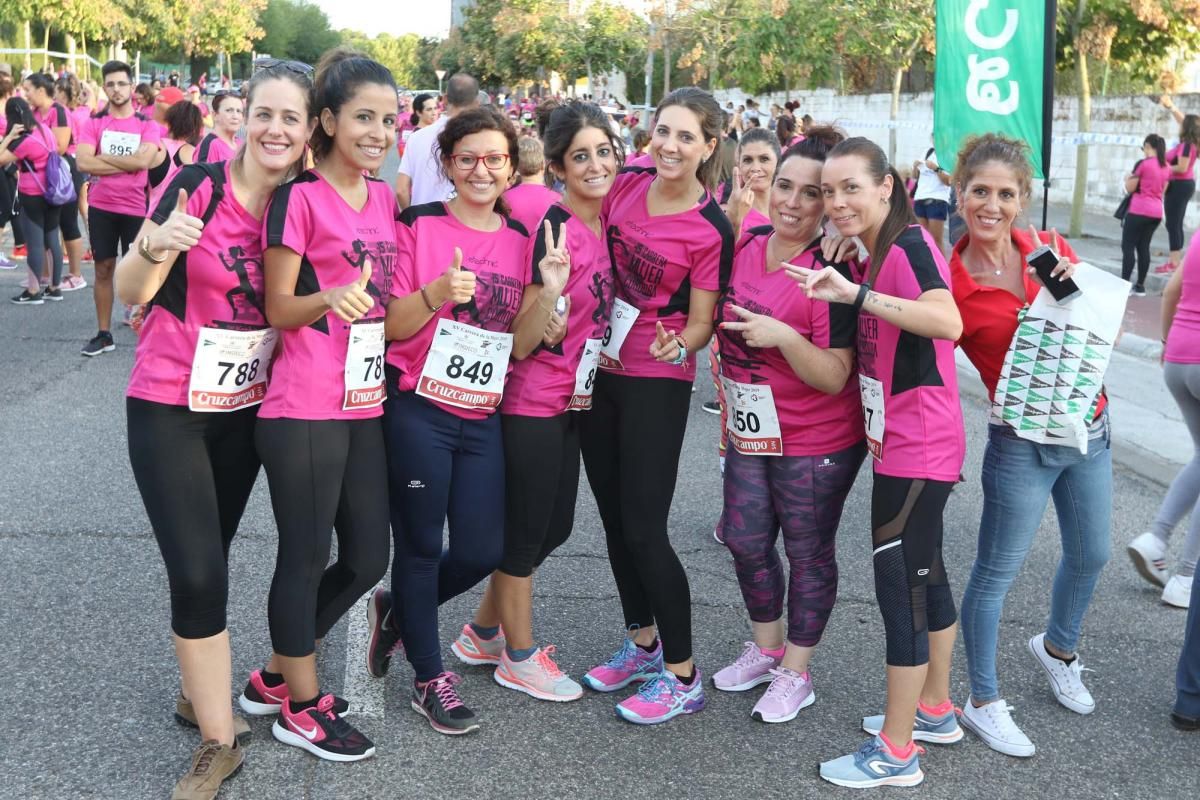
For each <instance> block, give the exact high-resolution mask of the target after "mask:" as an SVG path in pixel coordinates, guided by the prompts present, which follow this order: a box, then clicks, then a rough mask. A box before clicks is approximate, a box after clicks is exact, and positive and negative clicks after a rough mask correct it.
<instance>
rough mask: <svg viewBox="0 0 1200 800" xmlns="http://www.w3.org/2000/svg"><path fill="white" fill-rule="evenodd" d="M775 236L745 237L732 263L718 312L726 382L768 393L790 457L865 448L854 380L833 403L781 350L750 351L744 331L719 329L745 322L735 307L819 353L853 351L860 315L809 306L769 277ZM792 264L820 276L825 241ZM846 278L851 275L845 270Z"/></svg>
mask: <svg viewBox="0 0 1200 800" xmlns="http://www.w3.org/2000/svg"><path fill="white" fill-rule="evenodd" d="M770 239H771V231H770V230H769V229H766V230H764V229H762V228H761V227H760V228H758V229H756V230H755V231H754V232H752V233H750V234H747V235H746V236H744V237H743V238H742V239H741V240H740V241H739V242H738V245H737V253H736V255H734V258H733V278H732V279H731V280H730V282H729V291H727V292H726V293H724V294H722V295H721V301H720V303H718V305H717V318H716V321H717V338H718V340H719V341H720V349H721V374H722V375H723V376H725V377H726V378H728V379H730V380H732V381H737V382H738V383H745V384H752V385H766V386H770V387H771V393H772V395H773V397H774V400H775V413H776V414H777V416H778V417H779V431H780V434H781V438H782V440H783V453H782V455H785V456H817V455H827V454H830V453H836V452H838V451H840V450H844V449H846V448H847V447H850V446H851V445H853V444H855V443H857V442H861V441H862V440H863V426H862V421H861V420H862V414H861V411H860V407H859V399H858V380H857V379H856V378H854V377H853V376H852V377H851V378H850V379H849V380H848V381H846V385H845V386H844V387H842V390H841V391H840V392H839V393H837V394H836V395H830V394H826V393H825V392H822V391H821V390H819V389H814V388H813V387H812V386H809V385H808V384H807V383H805V382H804V381H803V380H801V378H800V376H798V375H797V374H796V372H795V370H793V369H792V367H791V365H790V364H788V361H787V359H786V358H785V357H784V355H783V353H781V352H780V351H779V349H778V348H774V347H766V348H758V347H751V346H750V345H748V344H746V340H745V338H744V337H743V336H742V334H741V332H740V331H731V330H726V329H724V328H722V327H721V323H722V322H738V321H740V320H741V317H739V316H738V315H737V314H736V313H735V312H734V311H733V310H731V309H730V308H729V307H730V306H731V305H737V306H741V307H742V308H744V309H746V310H747V311H751V312H753V313H755V314H764V315H766V316H768V317H772V318H774V319H777V320H779V321H781V322H785V323H787V325H788V326H789V327H791V328H794V329H795V330H796V332H797V333H799V334H800V335H801V336H803V337H804V338H805V339H808V340H809V341H810V342H812V343H813V344H815V345H816V346H817V347H820V348H822V349H831V348H849V349H853V348H854V341H855V336H856V332H857V320H858V313H857V312H856V311H855V310H854V308H853V307H852V306H848V305H846V304H844V303H835V304H833V305H832V306H831V305H830V304H829V303H825V302H822V301H820V300H810V299H809V298H808V297H807V296H806V295H805V294H804V289H803V288H802V287H801V286H800V284H798V283H796V281H794V280H793V279H791V278H789V277H788V275H787V273H786V272H785V271H784V270H783V269H782V268H780V269H776V270H774V271H768V270H767V242H768V241H770ZM790 263H792V264H796V265H797V266H801V267H809V268H811V269H821V268H822V267H824V266H825V263H824V262H823V261H822V260H821V240H820V239H817V240H816V241H815V242H813V243H812V244H811V245H809V247H808V248H807V249H805V251H804V252H802V253H800V254H799V255H797V256H796V257H795V258H793V259H792V260H791V262H790ZM842 269H843V270H844V271H845V275H846V276H847V277H849V275H850V272H849V268H848V267H843V268H842Z"/></svg>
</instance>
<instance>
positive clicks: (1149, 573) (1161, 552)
mask: <svg viewBox="0 0 1200 800" xmlns="http://www.w3.org/2000/svg"><path fill="white" fill-rule="evenodd" d="M1125 552H1127V553H1129V558H1130V559H1131V560H1132V561H1133V566H1135V567H1137V571H1138V574H1139V575H1141V576H1142V577H1143V578H1145V579H1146V580H1148V581H1150V582H1151V583H1153V584H1154V585H1156V586H1166V585H1167V546H1166V544H1164V543H1163V541H1162V540H1161V539H1159V538H1158V537H1157V536H1155V535H1154V534H1153V533H1151V532H1150V531H1146V532H1145V533H1143V534H1142V535H1141V536H1139V537H1137V538H1136V539H1134V540H1133V541H1132V542H1130V543H1129V546H1128V547H1126V548H1125Z"/></svg>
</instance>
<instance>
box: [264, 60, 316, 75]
mask: <svg viewBox="0 0 1200 800" xmlns="http://www.w3.org/2000/svg"><path fill="white" fill-rule="evenodd" d="M254 67H255V72H261V71H262V70H266V69H286V70H287V71H288V72H294V73H296V74H297V75H303V76H304V77H306V78H312V75H313V67H312V65H311V64H305V63H304V62H303V61H292V60H291V59H287V58H260V59H258V60H257V61H255V62H254Z"/></svg>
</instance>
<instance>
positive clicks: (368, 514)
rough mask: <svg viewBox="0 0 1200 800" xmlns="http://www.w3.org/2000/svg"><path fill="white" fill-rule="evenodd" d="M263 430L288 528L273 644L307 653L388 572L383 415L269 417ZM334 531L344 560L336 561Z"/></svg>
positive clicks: (279, 563) (262, 446)
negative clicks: (332, 552) (331, 554)
mask: <svg viewBox="0 0 1200 800" xmlns="http://www.w3.org/2000/svg"><path fill="white" fill-rule="evenodd" d="M254 438H255V443H256V444H257V446H258V453H259V455H260V456H261V458H262V461H263V466H264V467H265V468H266V471H267V481H268V484H269V485H270V487H271V507H272V508H273V509H274V511H275V525H276V527H277V528H278V529H279V550H278V553H277V555H276V557H275V577H274V578H273V579H272V580H271V594H270V597H269V599H268V601H267V618H268V622H269V624H270V628H271V645H272V647H273V648H274V649H275V652H276V653H278V654H279V655H281V656H287V657H289V658H302V657H303V656H307V655H310V654H311V653H312V652H313V649H314V645H315V642H316V640H317V639H323V638H324V637H325V634H327V633H329V630H330V629H331V628H332V627H333V626H334V625H335V624H337V621H338V620H339V619H341V618H342V615H344V614H345V613H346V612H347V611H348V610H349V609H350V608H351V606H353V605H354V603H355V602H356V601H357V600H358V599H359V598H360V597H362V596H363V595H364V594H365V593H366V592H367V590H368V589H370V588H371V587H372V586H374V585H375V584H376V583H378V582H379V579H380V578H382V577H383V574H384V573H385V572H386V571H387V566H388V548H389V545H390V542H389V541H388V487H387V458H386V456H385V455H384V449H383V428H382V426H381V425H380V420H379V419H378V418H375V419H355V420H340V419H339V420H316V421H314V420H300V419H260V420H259V421H258V426H257V428H256V429H255V437H254ZM334 530H336V531H337V540H338V560H337V561H335V562H334V563H333V564H329V551H330V548H331V545H332V542H333V531H334ZM327 565H328V566H327Z"/></svg>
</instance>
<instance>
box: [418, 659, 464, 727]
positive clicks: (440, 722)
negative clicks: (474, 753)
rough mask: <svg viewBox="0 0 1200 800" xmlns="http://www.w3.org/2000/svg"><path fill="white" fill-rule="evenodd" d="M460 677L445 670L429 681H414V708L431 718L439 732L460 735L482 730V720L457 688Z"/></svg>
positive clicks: (431, 724) (430, 720) (433, 725)
mask: <svg viewBox="0 0 1200 800" xmlns="http://www.w3.org/2000/svg"><path fill="white" fill-rule="evenodd" d="M461 680H462V678H460V677H458V675H455V674H454V673H453V672H443V673H442V674H441V675H438V676H437V677H436V678H434V679H433V680H431V681H428V682H427V683H421V682H420V681H414V682H413V694H412V707H413V711H416V712H417V713H418V714H420V715H421V716H422V717H424V718H425V719H427V720H429V724H430V726H432V727H433V729H434V730H435V731H437V732H438V733H444V734H447V735H449V736H457V735H461V734H464V733H470V732H471V731H476V730H479V719H478V718H477V717H476V716H475V712H474V711H472V710H471V709H469V708H467V704H466V703H464V702H463V701H462V698H461V697H459V696H458V690H457V689H456V688H455V687H456V686H458V684H459V682H460V681H461Z"/></svg>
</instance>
